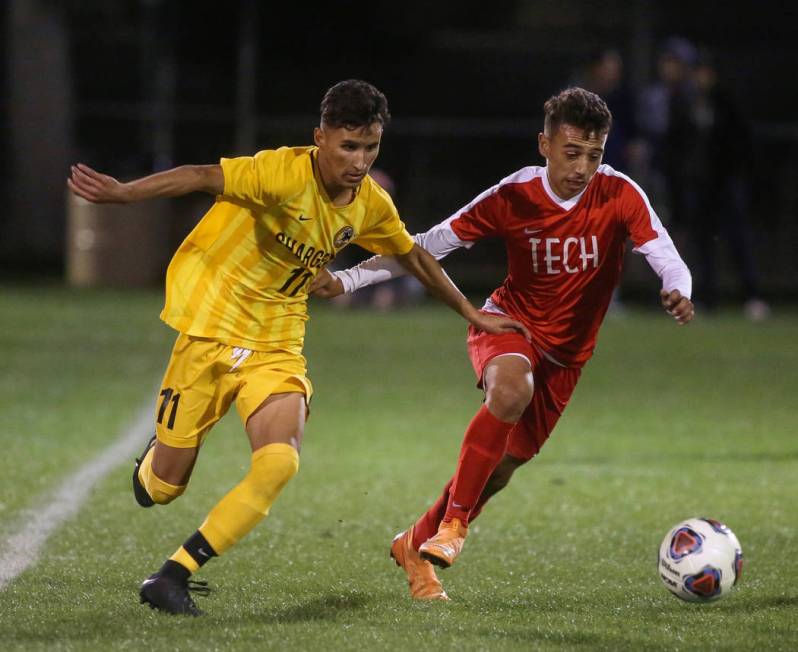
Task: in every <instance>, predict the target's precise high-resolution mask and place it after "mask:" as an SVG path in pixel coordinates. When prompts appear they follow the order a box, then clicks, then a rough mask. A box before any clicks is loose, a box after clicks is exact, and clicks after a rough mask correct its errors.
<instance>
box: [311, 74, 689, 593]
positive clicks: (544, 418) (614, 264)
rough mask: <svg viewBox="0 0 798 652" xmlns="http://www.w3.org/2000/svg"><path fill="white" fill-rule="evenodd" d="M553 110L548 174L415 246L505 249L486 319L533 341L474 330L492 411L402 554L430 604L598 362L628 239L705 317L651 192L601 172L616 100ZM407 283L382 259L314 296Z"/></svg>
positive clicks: (503, 187)
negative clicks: (499, 245) (610, 104)
mask: <svg viewBox="0 0 798 652" xmlns="http://www.w3.org/2000/svg"><path fill="white" fill-rule="evenodd" d="M544 113H545V120H544V128H543V133H541V134H539V136H538V148H539V151H540V153H541V155H542V156H543V157H544V158H545V159H546V162H547V164H546V166H545V167H539V166H531V167H526V168H523V169H521V170H519V171H518V172H515V173H514V174H511V175H510V176H508V177H506V178H505V179H503V180H502V181H501V182H499V183H498V184H497V185H495V186H493V187H492V188H489V189H488V190H486V191H485V192H483V193H482V194H480V195H479V196H477V197H476V198H475V199H474V200H473V201H472V202H471V203H469V204H468V205H466V206H465V207H463V208H462V209H460V210H459V211H457V212H456V213H455V214H454V215H452V216H451V217H449V218H448V219H446V220H444V221H443V222H441V223H440V224H438V225H436V226H434V227H432V228H431V229H430V230H429V231H427V232H426V233H422V234H419V235H416V236H415V237H414V239H415V241H416V242H417V243H418V244H420V245H421V246H423V247H424V248H425V249H427V250H428V251H429V252H430V253H432V254H433V255H434V256H435V257H437V258H439V259H440V258H442V257H444V256H446V255H447V254H448V253H450V252H452V251H454V250H455V249H457V248H459V247H465V248H470V247H471V246H473V245H474V243H475V242H477V241H478V240H481V239H482V238H487V237H498V238H501V239H502V240H504V243H505V247H506V251H507V261H508V273H507V277H506V278H505V280H504V283H503V284H502V285H501V287H499V288H498V289H497V290H496V291H494V292H493V294H492V295H491V296H490V297H489V298H488V299H487V301H486V302H485V305H484V306H483V308H482V309H483V310H484V311H486V312H489V313H498V314H502V315H508V316H510V317H512V318H514V319H517V320H519V321H520V322H521V323H523V324H524V325H525V326H526V327H527V328H528V330H529V332H530V333H531V341H528V340H527V339H526V338H525V337H524V336H523V335H520V334H516V333H507V334H499V335H492V334H490V333H485V332H483V331H480V330H477V329H475V328H474V327H473V326H472V327H470V328H469V332H468V351H469V356H470V358H471V362H472V364H473V367H474V371H475V372H476V375H477V379H478V385H479V387H481V388H482V389H483V390H484V392H485V402H484V404H483V406H482V407H481V408H480V410H479V411H478V412H477V414H476V415H475V416H474V418H473V419H472V420H471V423H470V424H469V425H468V428H467V429H466V432H465V438H464V440H463V444H462V448H461V450H460V456H459V459H458V462H457V468H456V470H455V473H454V476H453V477H452V479H451V480H450V481H449V482H448V483H447V484H446V486H445V487H444V488H443V493H442V494H441V496H440V498H439V499H438V501H437V502H436V503H435V504H434V505H433V506H432V507H431V508H430V509H429V510H428V511H427V512H426V513H425V514H423V515H422V516H421V517H420V518H419V519H418V521H417V522H416V523H415V524H414V525H413V526H412V527H411V528H409V529H408V530H407V531H405V532H402V533H401V534H399V535H397V537H396V538H395V539H394V542H393V545H392V547H391V555H392V556H393V558H394V559H395V560H396V562H397V564H399V565H400V566H402V567H403V568H404V570H405V572H406V573H407V576H408V580H409V583H410V591H411V594H412V596H413V597H414V598H416V599H428V600H429V599H443V600H445V599H447V596H446V593H445V591H444V590H443V588H442V587H441V584H440V582H439V581H438V579H437V577H436V576H435V572H434V568H433V567H432V564H434V565H437V566H440V567H442V568H447V567H449V566H451V565H452V563H454V561H455V559H456V558H457V556H458V554H459V553H460V550H461V549H462V547H463V543H464V541H465V538H466V535H467V533H468V525H469V523H470V522H471V521H473V520H474V519H475V518H476V517H477V516H478V515H479V513H480V512H481V511H482V508H483V507H484V505H485V503H486V502H487V501H488V500H489V499H490V498H491V496H493V495H494V494H495V493H496V492H497V491H499V490H501V489H503V488H504V487H505V486H506V485H507V483H508V481H509V480H510V478H511V476H512V475H513V473H514V471H515V470H516V469H517V468H518V467H519V466H521V465H522V464H525V463H526V462H528V461H529V460H530V459H532V457H534V456H535V455H536V454H537V453H538V451H539V450H540V448H541V446H543V444H544V442H545V441H546V439H548V437H549V435H550V434H551V431H552V430H553V429H554V426H555V424H556V423H557V420H558V419H559V418H560V415H561V414H562V412H563V410H564V409H565V406H566V405H567V404H568V400H569V399H570V397H571V394H572V393H573V390H574V387H575V386H576V383H577V380H578V379H579V375H580V372H581V368H582V366H583V365H584V364H585V363H586V362H587V361H588V359H590V357H591V355H592V353H593V349H594V347H595V343H596V335H597V332H598V329H599V326H600V325H601V322H602V320H603V319H604V315H605V314H606V312H607V307H608V306H609V303H610V299H611V296H612V291H613V289H614V288H615V286H616V285H617V284H618V282H619V279H620V276H621V269H622V263H623V256H624V246H625V243H626V239H627V238H630V239H631V240H632V243H633V244H634V251H635V252H636V253H639V254H642V255H644V256H645V258H646V260H647V261H648V263H649V264H650V265H651V267H652V268H653V269H654V271H655V272H656V273H657V274H658V275H659V276H660V278H661V279H662V290H661V292H660V296H661V302H662V305H663V307H664V308H665V310H666V311H667V312H668V313H669V314H670V315H671V316H672V317H673V318H674V319H675V320H676V322H677V323H678V324H686V323H687V322H689V321H690V320H691V319H692V318H693V315H694V309H693V304H692V302H691V301H690V294H691V290H692V279H691V276H690V272H689V270H688V269H687V267H686V265H685V264H684V262H683V261H682V259H681V258H680V256H679V254H678V252H677V251H676V248H675V247H674V245H673V242H672V240H671V238H670V237H669V235H668V233H667V231H666V230H665V228H664V227H663V225H662V223H661V222H660V220H659V218H658V217H657V215H656V213H655V212H654V209H653V208H652V207H651V204H650V203H649V201H648V198H647V197H646V195H645V193H644V192H643V191H642V190H641V189H640V187H639V186H638V185H637V184H636V183H635V182H634V181H632V180H631V179H630V178H629V177H628V176H626V175H624V174H621V173H620V172H617V171H615V170H613V169H612V168H611V167H610V166H608V165H602V163H601V159H602V154H603V152H604V144H605V141H606V139H607V134H608V133H609V130H610V126H611V123H612V116H611V114H610V111H609V109H608V108H607V105H606V104H605V102H604V101H603V100H602V99H601V98H600V97H599V96H598V95H596V94H594V93H591V92H589V91H586V90H584V89H581V88H569V89H566V90H564V91H562V92H561V93H559V94H558V95H556V96H554V97H552V98H550V99H549V100H548V101H547V102H546V104H545V105H544ZM401 273H403V271H402V268H401V266H400V265H399V264H398V263H397V262H395V261H394V260H393V259H392V258H390V257H376V258H372V259H369V260H368V261H365V262H364V263H361V264H360V265H359V266H357V267H355V268H352V269H349V270H344V271H341V272H335V273H334V275H329V274H326V275H324V276H323V277H322V278H321V279H319V281H318V282H317V283H316V287H315V288H314V289H316V292H317V294H320V295H321V296H335V295H336V294H340V293H341V292H344V291H346V292H352V291H354V290H355V289H357V288H359V287H364V286H366V285H370V284H372V283H375V282H380V281H383V280H387V279H389V278H392V277H394V276H397V275H399V274H401Z"/></svg>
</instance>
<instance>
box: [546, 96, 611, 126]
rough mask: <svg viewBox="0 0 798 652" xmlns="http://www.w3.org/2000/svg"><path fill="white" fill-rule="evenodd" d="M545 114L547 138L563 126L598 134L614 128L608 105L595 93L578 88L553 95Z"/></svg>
mask: <svg viewBox="0 0 798 652" xmlns="http://www.w3.org/2000/svg"><path fill="white" fill-rule="evenodd" d="M543 113H544V115H545V118H544V120H543V132H544V133H545V134H546V135H547V136H551V135H552V134H553V133H554V132H555V131H557V129H558V128H559V126H560V125H562V124H567V125H572V126H574V127H577V128H579V129H582V130H584V131H585V132H586V133H590V132H594V133H597V134H603V133H606V132H608V131H609V130H610V127H611V126H612V113H610V110H609V108H608V107H607V103H606V102H605V101H604V100H602V99H601V98H600V97H599V96H598V95H596V94H595V93H591V92H590V91H586V90H585V89H584V88H579V87H578V86H572V87H571V88H566V89H565V90H564V91H561V92H560V93H558V94H557V95H552V96H551V97H550V98H549V99H548V100H546V103H545V104H544V105H543Z"/></svg>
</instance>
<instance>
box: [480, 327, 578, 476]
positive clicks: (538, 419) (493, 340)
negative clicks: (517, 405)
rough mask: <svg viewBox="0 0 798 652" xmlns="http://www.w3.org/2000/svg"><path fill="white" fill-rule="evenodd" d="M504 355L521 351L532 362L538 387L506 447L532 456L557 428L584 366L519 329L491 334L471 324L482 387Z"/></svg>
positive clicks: (517, 454) (516, 453) (515, 453)
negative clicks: (545, 350) (557, 359)
mask: <svg viewBox="0 0 798 652" xmlns="http://www.w3.org/2000/svg"><path fill="white" fill-rule="evenodd" d="M500 355H520V356H523V357H524V358H526V359H527V360H529V363H530V364H531V365H532V375H533V377H534V380H535V391H534V394H532V400H531V401H530V403H529V405H528V406H527V408H526V410H524V414H523V415H522V416H521V419H519V421H518V423H517V424H516V425H515V427H514V428H513V429H512V430H511V431H510V437H509V439H508V441H507V449H506V450H505V453H507V454H509V455H512V456H513V457H517V458H519V459H522V460H529V459H531V458H533V457H534V456H535V455H536V454H537V453H538V451H540V448H541V447H542V446H543V444H544V443H545V442H546V440H547V439H548V438H549V435H550V434H551V431H552V430H554V426H555V425H556V424H557V421H558V420H559V418H560V416H561V415H562V413H563V410H565V406H566V405H568V401H569V400H570V398H571V394H573V391H574V388H575V387H576V381H577V380H579V376H580V374H581V372H582V370H581V369H573V368H571V367H562V366H560V365H558V364H556V363H554V362H552V361H551V360H549V359H547V358H546V357H544V356H543V354H542V353H541V352H540V351H538V349H536V348H535V347H534V345H532V344H530V343H529V342H527V341H526V338H524V336H523V335H521V334H519V333H506V334H503V335H491V334H490V333H486V332H485V331H479V330H477V329H475V328H474V327H473V326H469V327H468V356H469V357H470V358H471V364H472V365H473V367H474V372H475V373H476V374H477V387H480V388H482V376H483V374H484V371H485V367H486V366H487V365H488V363H489V362H490V361H491V360H493V358H496V357H498V356H500Z"/></svg>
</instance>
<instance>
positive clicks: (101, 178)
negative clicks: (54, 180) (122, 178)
mask: <svg viewBox="0 0 798 652" xmlns="http://www.w3.org/2000/svg"><path fill="white" fill-rule="evenodd" d="M67 186H69V189H70V190H71V191H72V192H74V193H75V194H76V195H77V196H78V197H83V199H86V200H87V201H90V202H93V203H95V204H123V203H126V202H129V201H131V199H132V197H131V196H130V193H129V191H128V186H127V184H124V183H121V182H119V181H117V180H116V179H114V178H113V177H109V176H108V175H107V174H102V173H100V172H97V170H93V169H91V168H90V167H89V166H88V165H84V164H83V163H78V164H77V165H73V166H72V167H71V175H70V177H69V178H68V179H67Z"/></svg>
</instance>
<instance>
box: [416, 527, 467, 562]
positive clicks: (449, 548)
mask: <svg viewBox="0 0 798 652" xmlns="http://www.w3.org/2000/svg"><path fill="white" fill-rule="evenodd" d="M467 534H468V528H466V527H465V526H464V525H462V524H461V523H460V519H459V518H453V519H452V520H451V521H449V522H448V523H447V522H445V521H442V522H441V524H440V525H439V526H438V533H437V534H436V535H435V536H434V537H432V538H431V539H427V540H426V541H425V542H424V543H422V544H421V547H420V548H419V549H418V552H419V554H420V555H421V557H422V559H426V560H427V561H428V562H430V563H432V564H435V565H436V566H440V567H441V568H449V566H451V565H452V564H453V563H454V560H455V559H457V555H459V554H460V551H461V550H462V549H463V544H464V543H465V538H466V535H467Z"/></svg>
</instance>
